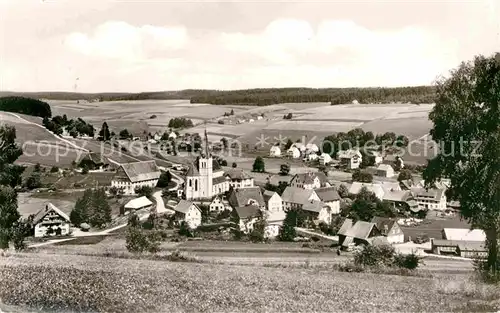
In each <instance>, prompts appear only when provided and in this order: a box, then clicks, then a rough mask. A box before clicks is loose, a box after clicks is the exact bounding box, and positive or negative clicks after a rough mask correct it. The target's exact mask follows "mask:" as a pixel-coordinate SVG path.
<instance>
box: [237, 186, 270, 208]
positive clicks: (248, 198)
mask: <svg viewBox="0 0 500 313" xmlns="http://www.w3.org/2000/svg"><path fill="white" fill-rule="evenodd" d="M228 201H229V205H231V207H233V208H237V207H244V206H247V205H256V206H258V207H259V208H262V209H265V207H266V203H265V201H264V197H263V196H262V192H261V191H260V187H248V188H238V189H233V191H232V192H231V194H230V195H229V199H228Z"/></svg>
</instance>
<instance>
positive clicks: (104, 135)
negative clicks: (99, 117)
mask: <svg viewBox="0 0 500 313" xmlns="http://www.w3.org/2000/svg"><path fill="white" fill-rule="evenodd" d="M109 139H111V134H110V132H109V127H108V123H106V122H104V123H102V127H101V130H100V131H99V140H102V141H108V140H109Z"/></svg>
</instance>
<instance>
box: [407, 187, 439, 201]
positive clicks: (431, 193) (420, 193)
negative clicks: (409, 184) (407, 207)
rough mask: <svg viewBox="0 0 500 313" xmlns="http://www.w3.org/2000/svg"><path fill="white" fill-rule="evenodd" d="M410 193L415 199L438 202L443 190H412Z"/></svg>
mask: <svg viewBox="0 0 500 313" xmlns="http://www.w3.org/2000/svg"><path fill="white" fill-rule="evenodd" d="M411 192H412V193H413V194H414V195H415V196H416V197H425V198H432V199H433V200H434V201H439V200H440V199H441V197H442V196H443V194H444V190H443V189H425V188H412V189H411Z"/></svg>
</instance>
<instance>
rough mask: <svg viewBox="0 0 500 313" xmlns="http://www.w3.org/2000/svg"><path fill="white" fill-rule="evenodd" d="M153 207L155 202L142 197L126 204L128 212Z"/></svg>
mask: <svg viewBox="0 0 500 313" xmlns="http://www.w3.org/2000/svg"><path fill="white" fill-rule="evenodd" d="M152 206H153V202H151V201H150V200H149V199H148V198H146V197H140V198H136V199H132V200H130V201H129V202H127V204H125V206H124V208H125V210H126V211H136V210H140V209H147V208H151V207H152Z"/></svg>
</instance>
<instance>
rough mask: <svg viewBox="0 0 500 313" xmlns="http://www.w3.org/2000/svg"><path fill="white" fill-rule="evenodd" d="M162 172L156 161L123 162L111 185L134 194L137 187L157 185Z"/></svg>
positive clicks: (126, 193)
mask: <svg viewBox="0 0 500 313" xmlns="http://www.w3.org/2000/svg"><path fill="white" fill-rule="evenodd" d="M160 174H161V173H160V170H159V169H158V167H157V166H156V162H155V161H141V162H132V163H125V164H121V165H120V168H118V170H117V171H116V174H115V175H114V177H113V179H112V180H111V187H116V188H118V189H122V190H123V193H124V194H125V195H134V194H135V189H136V188H140V187H143V186H147V187H151V188H154V187H156V184H157V183H158V179H159V178H160Z"/></svg>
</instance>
